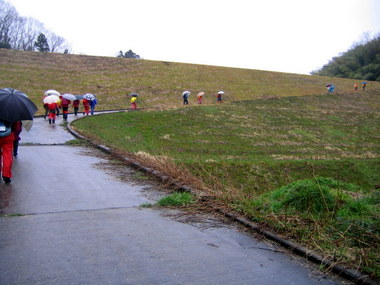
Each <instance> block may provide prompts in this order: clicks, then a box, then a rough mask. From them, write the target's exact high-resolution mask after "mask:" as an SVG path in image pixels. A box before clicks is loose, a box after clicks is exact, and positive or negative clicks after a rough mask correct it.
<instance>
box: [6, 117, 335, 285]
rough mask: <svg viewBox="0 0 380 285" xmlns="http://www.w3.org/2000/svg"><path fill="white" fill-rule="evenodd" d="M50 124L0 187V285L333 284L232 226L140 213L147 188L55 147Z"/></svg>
mask: <svg viewBox="0 0 380 285" xmlns="http://www.w3.org/2000/svg"><path fill="white" fill-rule="evenodd" d="M60 123H61V117H60V118H58V120H57V123H56V126H55V127H52V126H49V124H48V123H47V121H45V120H44V119H42V118H37V119H35V122H34V126H33V128H32V130H31V131H30V132H29V133H27V132H26V131H23V132H22V133H21V138H22V140H21V143H22V145H21V146H20V148H19V157H18V158H17V159H15V161H14V165H13V175H14V177H13V179H12V183H11V184H9V185H6V184H4V183H2V182H1V183H0V207H1V208H0V213H1V214H2V217H1V218H0V284H1V285H3V284H28V285H30V284H49V285H50V284H91V285H94V284H102V285H103V284H218V285H220V284H266V285H267V284H268V285H269V284H300V285H301V284H302V285H304V284H342V283H341V281H339V279H337V278H335V277H329V276H325V275H324V274H322V273H320V272H319V271H318V270H316V269H315V267H314V266H310V265H308V264H306V262H304V261H303V260H302V259H299V258H295V257H292V256H291V255H288V254H285V253H283V252H282V250H281V249H280V248H277V247H276V246H275V245H271V244H269V243H266V242H262V241H258V240H256V239H254V238H252V237H249V236H247V235H245V234H244V233H241V232H240V231H238V229H237V227H235V226H231V225H223V224H221V223H218V224H217V226H215V223H212V226H210V223H209V221H210V220H209V218H208V217H203V218H202V219H201V220H199V219H198V220H197V222H196V223H184V222H180V221H178V219H175V218H173V217H175V216H176V214H178V212H177V211H168V210H155V209H150V208H140V207H139V205H141V204H143V203H152V202H154V201H153V200H152V198H151V197H152V195H147V191H148V192H149V191H152V190H146V189H147V188H150V187H151V185H136V184H135V183H133V182H128V181H124V180H120V179H117V178H116V177H115V176H113V175H111V174H110V173H109V172H107V171H105V169H103V168H102V167H99V166H100V165H103V164H107V158H106V157H105V156H104V155H102V154H101V153H99V152H98V151H97V150H89V149H88V148H86V147H72V146H66V145H64V143H65V142H66V141H68V140H72V139H74V138H73V137H72V136H71V135H70V134H69V133H68V132H66V131H65V130H64V128H63V127H62V126H59V124H60ZM94 154H98V155H94ZM132 172H133V171H132V170H130V173H132ZM5 214H7V215H5Z"/></svg>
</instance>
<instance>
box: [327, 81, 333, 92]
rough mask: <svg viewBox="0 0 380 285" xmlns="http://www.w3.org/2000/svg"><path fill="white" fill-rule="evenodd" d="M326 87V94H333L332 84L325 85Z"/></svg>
mask: <svg viewBox="0 0 380 285" xmlns="http://www.w3.org/2000/svg"><path fill="white" fill-rule="evenodd" d="M326 87H327V92H328V93H333V92H334V89H335V86H334V85H333V84H331V83H330V84H327V85H326Z"/></svg>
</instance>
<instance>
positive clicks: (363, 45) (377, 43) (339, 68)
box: [311, 34, 380, 81]
mask: <svg viewBox="0 0 380 285" xmlns="http://www.w3.org/2000/svg"><path fill="white" fill-rule="evenodd" d="M311 74H312V75H322V76H333V77H342V78H352V79H359V80H373V81H380V34H378V35H376V36H374V37H373V38H372V39H370V37H369V35H366V36H365V38H364V39H363V40H362V41H360V42H357V43H355V44H353V46H352V47H351V49H350V50H348V51H347V52H345V53H342V54H341V55H340V56H337V57H333V58H332V59H331V60H330V61H329V63H328V64H326V65H324V66H323V67H322V68H321V69H319V70H316V71H313V72H311Z"/></svg>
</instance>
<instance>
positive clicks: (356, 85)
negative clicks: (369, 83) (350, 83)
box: [354, 83, 358, 91]
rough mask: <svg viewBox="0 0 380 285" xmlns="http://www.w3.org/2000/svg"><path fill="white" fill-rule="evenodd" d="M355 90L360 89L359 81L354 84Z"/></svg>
mask: <svg viewBox="0 0 380 285" xmlns="http://www.w3.org/2000/svg"><path fill="white" fill-rule="evenodd" d="M354 90H355V91H358V84H357V83H355V84H354Z"/></svg>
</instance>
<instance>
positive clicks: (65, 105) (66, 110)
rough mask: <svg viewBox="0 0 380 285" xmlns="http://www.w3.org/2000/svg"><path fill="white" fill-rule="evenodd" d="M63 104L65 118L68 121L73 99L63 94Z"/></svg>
mask: <svg viewBox="0 0 380 285" xmlns="http://www.w3.org/2000/svg"><path fill="white" fill-rule="evenodd" d="M61 100H62V101H61V106H62V114H63V115H62V116H63V120H64V121H67V117H68V114H69V105H70V104H71V101H70V100H68V99H66V98H64V97H62V96H61Z"/></svg>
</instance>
